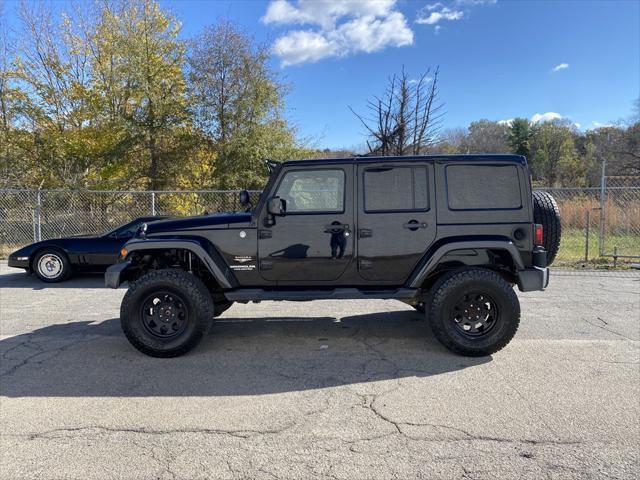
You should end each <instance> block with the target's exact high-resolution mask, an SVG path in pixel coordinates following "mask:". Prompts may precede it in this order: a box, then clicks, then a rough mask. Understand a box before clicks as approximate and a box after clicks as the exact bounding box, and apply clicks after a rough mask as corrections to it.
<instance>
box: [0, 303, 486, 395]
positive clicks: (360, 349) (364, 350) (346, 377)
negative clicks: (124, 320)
mask: <svg viewBox="0 0 640 480" xmlns="http://www.w3.org/2000/svg"><path fill="white" fill-rule="evenodd" d="M221 320H224V321H221V322H215V323H214V325H213V326H212V328H211V330H210V333H209V335H208V336H207V338H205V339H204V340H203V342H202V343H201V344H200V345H199V346H198V347H197V348H196V349H195V350H194V351H193V352H191V353H190V354H188V355H186V356H183V357H179V358H173V359H157V358H151V357H147V356H145V355H143V354H141V353H139V352H138V351H137V350H135V349H134V348H133V347H132V346H131V345H130V344H129V343H128V341H127V340H126V338H125V337H124V335H123V334H122V332H121V330H120V325H119V321H118V320H117V319H112V320H106V321H103V322H101V323H91V322H73V323H67V324H59V325H51V326H47V327H44V328H41V329H38V330H35V331H34V332H31V333H27V334H23V335H18V336H15V337H10V338H6V339H3V340H1V341H0V352H1V353H2V365H1V366H2V368H1V372H0V394H2V395H4V396H9V397H39V396H47V397H48V396H56V397H87V396H96V397H114V396H117V397H148V396H172V397H173V396H224V395H262V394H271V393H279V392H289V391H303V390H310V389H320V388H326V387H334V386H340V385H349V384H356V383H363V382H375V381H380V380H388V379H398V378H403V377H414V376H418V377H421V376H422V377H428V376H432V375H439V374H442V373H447V372H451V371H456V370H462V369H465V368H469V367H474V366H477V365H480V364H483V363H486V362H489V361H490V360H491V357H483V358H466V357H460V356H456V355H453V354H451V353H449V352H448V351H447V350H445V349H444V348H443V347H442V346H441V345H440V344H439V343H437V341H436V340H435V339H434V338H433V337H432V335H431V333H430V331H429V329H428V327H427V325H426V324H425V322H424V321H422V317H421V315H419V314H417V313H416V312H414V311H396V312H385V313H373V314H366V315H356V316H350V317H345V318H342V319H341V321H338V320H336V319H334V318H331V317H315V318H314V317H310V318H270V319H251V318H238V319H234V318H228V319H224V317H223V318H222V319H221Z"/></svg>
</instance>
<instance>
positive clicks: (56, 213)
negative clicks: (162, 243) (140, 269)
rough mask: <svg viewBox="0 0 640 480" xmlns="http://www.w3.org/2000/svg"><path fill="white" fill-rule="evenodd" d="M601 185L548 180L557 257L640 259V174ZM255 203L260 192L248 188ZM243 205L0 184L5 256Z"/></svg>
mask: <svg viewBox="0 0 640 480" xmlns="http://www.w3.org/2000/svg"><path fill="white" fill-rule="evenodd" d="M602 183H603V184H602V185H601V187H595V188H544V190H546V191H548V192H549V193H551V194H552V195H553V196H554V198H555V199H556V201H557V202H558V206H559V208H560V214H561V217H562V228H563V232H562V242H561V245H560V251H559V253H558V256H557V258H556V262H555V264H554V265H557V266H569V265H572V266H575V265H584V264H589V265H598V264H607V265H609V264H616V265H617V264H619V263H625V262H637V261H638V259H640V178H639V177H604V178H603V182H602ZM250 193H251V196H252V199H253V201H254V204H255V203H256V202H257V199H258V196H259V192H257V191H254V192H250ZM239 209H240V204H239V198H238V192H237V191H221V190H208V191H161V192H160V191H159V192H136V191H68V190H40V191H38V190H0V257H5V258H6V255H8V254H9V253H10V252H11V251H12V250H14V249H16V248H17V247H19V246H21V245H25V244H27V243H30V242H33V241H37V240H39V239H43V240H44V239H48V238H56V237H65V236H72V235H84V234H94V235H95V234H100V233H105V232H107V231H109V230H112V229H114V228H115V227H117V226H118V225H121V224H123V223H126V222H128V221H130V220H131V219H133V218H136V217H142V216H150V215H158V216H189V215H201V214H204V213H213V212H224V211H236V210H239Z"/></svg>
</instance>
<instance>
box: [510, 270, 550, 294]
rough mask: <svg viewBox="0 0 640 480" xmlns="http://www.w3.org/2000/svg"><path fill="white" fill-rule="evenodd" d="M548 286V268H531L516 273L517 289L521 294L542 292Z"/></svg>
mask: <svg viewBox="0 0 640 480" xmlns="http://www.w3.org/2000/svg"><path fill="white" fill-rule="evenodd" d="M547 285H549V268H547V267H532V268H525V269H524V270H520V271H519V272H518V288H519V289H520V291H521V292H534V291H536V290H544V289H545V288H547Z"/></svg>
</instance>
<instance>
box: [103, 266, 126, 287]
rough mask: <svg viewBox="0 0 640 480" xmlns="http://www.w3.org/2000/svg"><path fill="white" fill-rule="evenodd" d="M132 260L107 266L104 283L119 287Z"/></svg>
mask: <svg viewBox="0 0 640 480" xmlns="http://www.w3.org/2000/svg"><path fill="white" fill-rule="evenodd" d="M130 265H131V262H123V263H116V264H115V265H111V266H110V267H109V268H107V271H106V272H105V274H104V284H105V286H107V287H108V288H118V287H119V286H120V284H121V283H122V282H123V281H124V278H123V277H124V275H123V273H124V271H125V270H126V269H127V268H129V266H130Z"/></svg>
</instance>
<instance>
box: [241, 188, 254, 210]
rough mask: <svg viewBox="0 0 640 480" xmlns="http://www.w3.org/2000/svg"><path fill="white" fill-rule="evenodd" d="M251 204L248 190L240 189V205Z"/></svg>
mask: <svg viewBox="0 0 640 480" xmlns="http://www.w3.org/2000/svg"><path fill="white" fill-rule="evenodd" d="M249 204H251V197H250V196H249V191H248V190H240V205H242V206H243V207H246V206H247V205H249Z"/></svg>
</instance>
